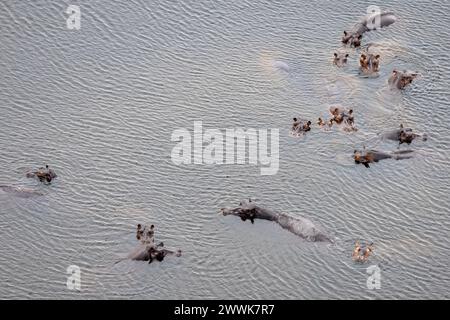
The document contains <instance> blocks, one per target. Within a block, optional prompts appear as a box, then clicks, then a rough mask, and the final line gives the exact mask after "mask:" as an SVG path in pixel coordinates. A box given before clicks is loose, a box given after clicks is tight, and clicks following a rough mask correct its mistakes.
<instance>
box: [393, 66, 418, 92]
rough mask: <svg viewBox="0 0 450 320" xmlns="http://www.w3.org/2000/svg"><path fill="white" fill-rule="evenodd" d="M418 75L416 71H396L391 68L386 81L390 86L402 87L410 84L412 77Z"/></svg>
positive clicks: (414, 77)
mask: <svg viewBox="0 0 450 320" xmlns="http://www.w3.org/2000/svg"><path fill="white" fill-rule="evenodd" d="M418 76H419V73H418V72H413V71H408V70H404V71H398V70H393V71H392V74H391V76H390V77H389V80H388V83H389V85H390V86H391V87H393V88H397V89H400V90H402V89H404V88H405V87H406V86H408V85H409V84H411V83H412V82H413V80H414V79H416V78H417V77H418Z"/></svg>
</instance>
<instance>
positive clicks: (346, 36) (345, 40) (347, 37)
mask: <svg viewBox="0 0 450 320" xmlns="http://www.w3.org/2000/svg"><path fill="white" fill-rule="evenodd" d="M352 37H353V35H351V34H349V33H348V32H347V31H345V30H344V35H343V36H342V43H344V44H347V43H348V42H349V41H350V39H351V38H352Z"/></svg>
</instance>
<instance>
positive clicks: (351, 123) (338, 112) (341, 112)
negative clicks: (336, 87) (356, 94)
mask: <svg viewBox="0 0 450 320" xmlns="http://www.w3.org/2000/svg"><path fill="white" fill-rule="evenodd" d="M329 111H330V114H331V116H332V118H331V119H330V120H329V125H330V126H331V125H332V124H333V123H336V124H338V125H341V124H343V125H344V130H345V131H347V132H351V131H358V128H356V127H355V118H354V115H353V109H348V110H347V109H345V108H342V107H336V106H332V107H330V109H329ZM318 122H323V120H322V119H321V118H319V121H318Z"/></svg>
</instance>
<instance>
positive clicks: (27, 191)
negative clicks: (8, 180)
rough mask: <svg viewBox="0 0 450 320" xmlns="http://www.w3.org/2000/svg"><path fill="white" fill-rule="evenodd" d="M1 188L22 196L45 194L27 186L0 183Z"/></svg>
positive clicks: (29, 196)
mask: <svg viewBox="0 0 450 320" xmlns="http://www.w3.org/2000/svg"><path fill="white" fill-rule="evenodd" d="M0 189H1V190H3V191H4V192H6V193H11V194H12V195H14V196H16V197H20V198H31V197H35V196H43V195H44V194H43V193H42V192H40V191H36V190H33V189H30V188H25V187H14V186H5V185H0Z"/></svg>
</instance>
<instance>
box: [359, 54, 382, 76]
mask: <svg viewBox="0 0 450 320" xmlns="http://www.w3.org/2000/svg"><path fill="white" fill-rule="evenodd" d="M359 66H360V68H361V71H362V72H364V73H372V72H378V71H379V70H380V55H379V54H372V53H367V52H363V53H361V56H360V58H359Z"/></svg>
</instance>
